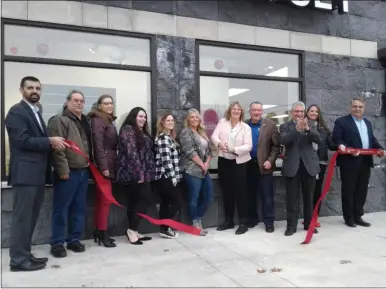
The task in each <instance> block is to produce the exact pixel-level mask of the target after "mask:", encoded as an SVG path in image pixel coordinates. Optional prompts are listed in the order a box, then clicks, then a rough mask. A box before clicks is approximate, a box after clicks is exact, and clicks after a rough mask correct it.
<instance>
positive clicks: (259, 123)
mask: <svg viewBox="0 0 386 289" xmlns="http://www.w3.org/2000/svg"><path fill="white" fill-rule="evenodd" d="M262 122H263V118H261V119H260V120H259V121H258V122H257V123H252V120H251V119H250V120H249V125H257V126H259V125H261V123H262Z"/></svg>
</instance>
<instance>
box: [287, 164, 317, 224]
mask: <svg viewBox="0 0 386 289" xmlns="http://www.w3.org/2000/svg"><path fill="white" fill-rule="evenodd" d="M314 189H315V177H313V176H310V175H309V173H308V172H307V169H306V168H305V167H304V164H303V162H302V161H300V164H299V169H298V172H297V174H296V175H295V177H293V178H288V177H287V178H286V203H287V227H288V228H295V229H296V228H297V226H298V215H299V200H300V192H302V194H303V217H304V228H305V229H308V226H309V224H310V222H311V219H312V212H313V204H312V200H313V199H312V195H313V193H314Z"/></svg>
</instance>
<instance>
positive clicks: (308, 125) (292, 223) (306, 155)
mask: <svg viewBox="0 0 386 289" xmlns="http://www.w3.org/2000/svg"><path fill="white" fill-rule="evenodd" d="M304 112H305V105H304V103H303V102H301V101H299V102H295V103H294V104H293V105H292V110H291V115H292V120H290V121H289V122H286V123H283V124H282V125H280V142H281V144H282V145H284V149H285V154H284V158H283V167H282V174H283V176H284V177H286V203H287V229H286V231H285V235H286V236H291V235H293V234H294V233H295V232H296V229H297V225H298V212H299V197H300V190H301V191H302V194H303V217H304V229H305V230H308V227H309V225H310V222H311V218H312V211H313V192H314V189H315V180H316V175H317V174H318V173H319V172H320V167H319V159H318V155H317V152H316V151H315V150H314V148H313V143H315V144H318V145H319V144H320V135H319V132H318V130H317V128H316V126H315V124H313V123H312V122H310V121H308V120H307V119H305V118H304ZM315 233H317V230H316V229H315Z"/></svg>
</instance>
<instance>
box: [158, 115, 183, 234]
mask: <svg viewBox="0 0 386 289" xmlns="http://www.w3.org/2000/svg"><path fill="white" fill-rule="evenodd" d="M154 152H155V165H156V172H157V176H156V178H157V181H156V182H155V187H156V189H157V192H158V194H159V196H160V198H161V204H160V208H159V217H160V219H173V218H174V216H175V215H176V213H177V212H178V210H179V208H180V202H179V200H180V198H179V195H180V194H179V188H178V184H179V183H180V181H181V179H182V173H181V169H180V165H179V163H180V147H179V145H178V143H177V142H176V131H175V121H174V117H173V115H172V114H170V113H166V114H164V115H163V116H162V117H161V118H160V119H159V120H158V122H157V133H156V139H155V146H154ZM160 236H161V237H163V238H169V239H173V238H176V237H178V233H176V232H175V231H173V230H172V229H171V228H169V227H168V226H161V227H160Z"/></svg>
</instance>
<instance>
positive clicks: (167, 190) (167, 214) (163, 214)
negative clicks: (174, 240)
mask: <svg viewBox="0 0 386 289" xmlns="http://www.w3.org/2000/svg"><path fill="white" fill-rule="evenodd" d="M155 187H156V189H157V192H158V194H159V196H160V198H161V204H160V208H159V217H160V219H173V218H174V216H175V215H176V214H177V212H178V210H179V209H180V196H179V195H180V194H179V189H178V185H177V187H175V186H174V185H173V183H172V181H171V179H166V178H165V177H162V178H161V179H159V180H158V181H156V182H155ZM167 229H168V226H164V225H162V226H161V230H167Z"/></svg>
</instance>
